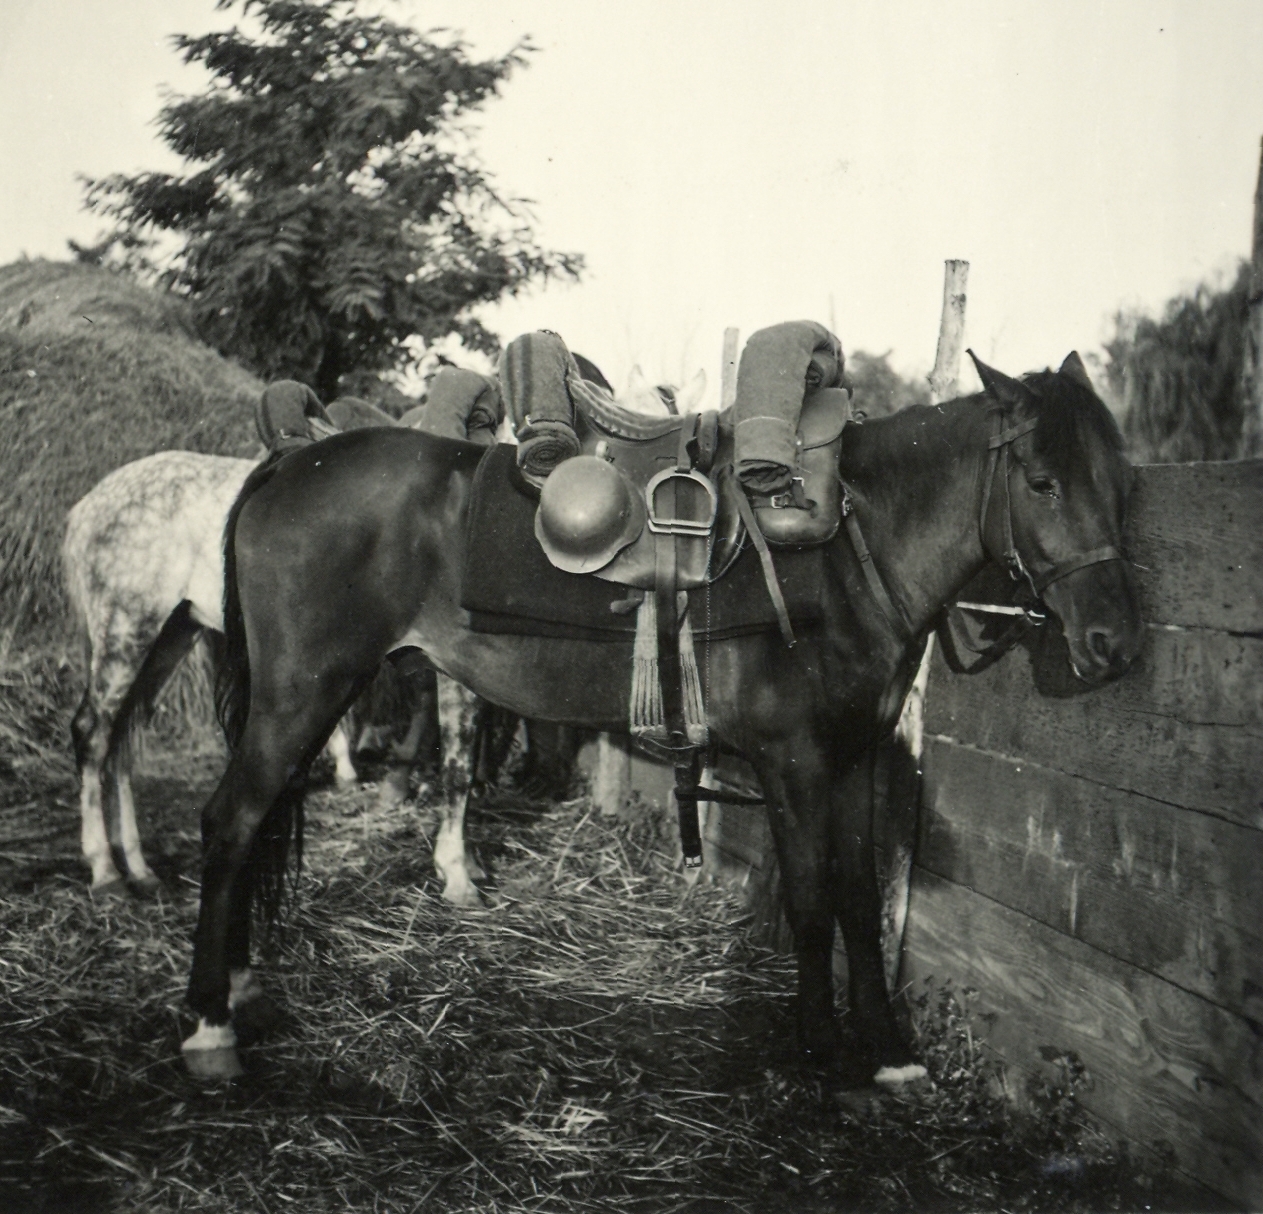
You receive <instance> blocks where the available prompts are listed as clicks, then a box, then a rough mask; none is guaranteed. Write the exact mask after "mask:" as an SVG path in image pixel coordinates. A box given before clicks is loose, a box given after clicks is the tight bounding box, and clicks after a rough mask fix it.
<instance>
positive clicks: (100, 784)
mask: <svg viewBox="0 0 1263 1214" xmlns="http://www.w3.org/2000/svg"><path fill="white" fill-rule="evenodd" d="M93 699H94V696H93V694H92V688H91V685H90V684H89V688H88V690H87V691H85V692H84V694H83V699H82V700H81V701H80V702H79V707H78V709H77V710H76V712H75V715H74V718H73V720H72V721H71V723H70V732H71V737H72V738H73V740H74V748H75V765H76V766H77V767H78V769H79V819H80V847H81V849H82V851H83V858H84V860H85V861H86V862H87V865H88V867H89V868H90V869H91V871H92V889H93V891H94V892H97V893H103V892H106V891H114V890H121V889H122V887H123V876H122V874H121V873H120V872H119V871H118V866H117V865H116V864H115V863H114V854H113V850H112V848H111V847H110V836H109V831H108V829H107V827H106V822H105V796H104V769H105V761H106V759H107V758H108V756H109V747H110V730H111V725H112V723H113V722H112V718H108V717H104V718H103V716H102V714H101V713H100V712H98V711H97V709H96V707H95V706H94V705H93Z"/></svg>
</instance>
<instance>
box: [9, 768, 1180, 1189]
mask: <svg viewBox="0 0 1263 1214" xmlns="http://www.w3.org/2000/svg"><path fill="white" fill-rule="evenodd" d="M199 762H200V763H201V765H202V766H201V767H200V769H199V770H200V773H201V774H200V776H199V777H198V778H197V779H195V780H193V782H192V783H190V770H189V763H188V761H187V760H174V761H172V762H171V763H169V764H168V765H167V767H165V768H157V769H154V768H152V767H151V771H153V770H156V771H157V774H156V775H153V774H151V775H150V776H149V777H148V778H147V779H145V780H142V781H141V783H140V785H139V793H140V798H141V802H140V808H141V817H142V827H143V828H145V829H147V832H148V834H147V837H148V838H155V837H160V838H161V839H162V840H163V845H162V848H161V849H159V848H154V847H151V848H150V851H151V854H152V853H153V852H155V851H159V850H161V852H162V854H161V855H155V856H154V857H153V858H154V859H155V862H156V866H157V867H158V869H159V871H161V872H162V873H163V875H164V877H165V878H166V879H167V882H168V890H167V893H166V894H165V895H164V896H163V897H161V898H159V899H157V900H155V901H152V902H143V903H142V902H134V901H126V900H123V901H104V902H101V903H94V902H93V900H92V899H91V897H90V896H89V895H88V893H87V891H86V889H85V883H84V880H83V878H82V876H81V875H80V874H79V873H77V872H75V871H73V867H70V868H66V869H62V870H60V871H49V872H46V873H45V874H44V875H43V876H37V877H36V878H35V879H33V880H29V881H26V882H24V883H23V888H21V889H17V888H12V887H11V892H10V893H9V894H8V895H6V896H3V897H0V942H2V943H0V1025H3V1028H4V1031H3V1032H0V1106H3V1107H0V1209H2V1208H5V1200H6V1195H7V1196H8V1197H10V1198H12V1201H13V1202H14V1203H16V1205H15V1208H23V1209H32V1210H38V1209H41V1208H43V1209H50V1210H51V1209H54V1208H75V1209H102V1210H113V1209H134V1208H140V1209H145V1210H147V1211H148V1210H157V1211H167V1210H173V1211H174V1210H213V1211H229V1210H240V1209H249V1210H282V1209H286V1208H291V1207H292V1208H294V1209H301V1210H303V1211H323V1210H346V1209H355V1210H383V1211H385V1210H418V1209H425V1210H427V1211H446V1210H450V1211H457V1210H459V1211H469V1210H488V1211H490V1210H497V1211H499V1210H504V1211H508V1210H541V1211H543V1210H548V1211H554V1210H558V1211H571V1210H574V1211H579V1210H608V1209H610V1208H612V1207H613V1206H614V1204H615V1203H617V1205H618V1206H619V1207H620V1208H628V1209H646V1210H655V1211H658V1210H675V1209H680V1210H685V1209H687V1210H697V1211H710V1210H750V1211H789V1210H795V1211H797V1210H809V1211H811V1210H816V1211H824V1210H836V1209H846V1210H855V1209H875V1210H878V1209H909V1208H916V1209H934V1210H978V1209H993V1208H994V1209H1006V1210H1044V1209H1068V1210H1100V1209H1137V1210H1138V1209H1141V1208H1154V1209H1161V1208H1178V1207H1173V1206H1170V1205H1168V1206H1167V1207H1163V1206H1162V1204H1161V1201H1162V1193H1163V1192H1165V1191H1164V1190H1155V1189H1152V1188H1148V1187H1146V1181H1145V1179H1144V1178H1143V1177H1142V1176H1141V1175H1140V1173H1139V1171H1138V1169H1137V1168H1136V1167H1135V1166H1134V1165H1133V1164H1132V1162H1131V1161H1130V1160H1128V1159H1127V1157H1126V1156H1125V1155H1122V1154H1120V1153H1119V1152H1117V1151H1116V1150H1115V1149H1114V1148H1113V1147H1112V1146H1111V1145H1110V1143H1108V1142H1107V1141H1106V1140H1105V1139H1103V1138H1101V1137H1100V1136H1099V1135H1097V1134H1095V1133H1094V1132H1093V1131H1092V1130H1090V1129H1089V1128H1088V1127H1086V1126H1085V1125H1084V1124H1083V1123H1082V1121H1081V1119H1080V1118H1079V1117H1078V1115H1077V1112H1076V1111H1075V1110H1073V1108H1072V1104H1073V1102H1072V1100H1071V1101H1070V1102H1067V1101H1066V1100H1065V1099H1061V1101H1060V1104H1059V1105H1058V1107H1057V1111H1056V1116H1052V1115H1051V1114H1049V1113H1048V1112H1047V1111H1046V1112H1045V1113H1043V1114H1037V1115H1035V1116H1028V1115H1024V1114H1018V1113H1016V1112H1014V1111H1013V1110H1012V1108H1011V1106H1009V1105H1008V1104H1006V1103H1005V1101H1004V1100H1003V1099H1002V1098H1001V1096H1000V1095H999V1093H998V1091H997V1084H996V1082H995V1075H994V1070H993V1068H992V1067H991V1066H990V1065H989V1064H988V1062H987V1059H986V1055H985V1052H984V1051H983V1049H982V1047H981V1046H980V1045H979V1041H978V1037H977V1025H976V1024H975V1023H974V1022H973V1020H972V1019H971V1018H970V1016H969V1015H968V1006H967V1001H963V1000H962V999H961V998H959V997H957V996H955V995H953V994H952V993H951V992H946V993H939V992H933V993H931V994H930V995H927V997H926V998H925V999H924V1001H923V1004H922V1006H921V1007H920V1009H919V1012H918V1018H919V1023H920V1029H921V1033H922V1049H923V1052H924V1055H925V1057H926V1060H927V1064H928V1065H929V1066H930V1069H931V1073H932V1076H933V1080H934V1083H933V1086H932V1087H931V1088H927V1089H926V1090H924V1091H922V1092H920V1093H919V1094H915V1095H909V1096H906V1097H902V1098H894V1097H882V1098H872V1097H870V1096H868V1095H860V1096H858V1097H857V1096H854V1095H852V1096H842V1097H840V1096H839V1095H838V1094H837V1093H835V1092H833V1091H830V1090H829V1089H828V1088H826V1087H825V1086H824V1085H822V1084H821V1083H819V1082H818V1081H816V1080H814V1079H812V1078H811V1077H809V1076H805V1075H803V1074H802V1073H800V1071H799V1070H798V1069H797V1067H796V1063H795V1058H794V1051H793V1027H792V1026H793V1009H792V992H793V988H794V977H793V972H792V971H793V966H792V962H791V961H790V959H788V958H786V957H784V956H781V955H778V954H776V953H774V952H771V951H769V950H768V949H766V948H764V947H762V946H761V945H760V944H759V943H757V940H756V938H755V934H754V931H753V928H752V925H751V924H750V923H749V921H748V918H747V916H746V915H745V913H744V908H743V907H742V905H741V904H740V903H739V901H738V900H737V898H736V896H735V895H734V894H732V893H731V892H729V891H725V890H721V889H718V888H714V887H709V886H697V887H695V888H692V889H689V888H687V887H686V885H685V883H684V881H683V879H682V878H681V877H680V875H679V874H678V872H677V871H676V868H675V861H674V858H673V854H672V852H673V846H672V843H673V841H672V838H671V835H670V833H669V824H666V823H664V822H663V821H662V820H660V819H659V818H657V817H655V816H654V815H652V814H646V813H641V814H639V815H637V816H636V817H635V818H634V820H629V821H625V822H611V821H610V820H608V819H602V818H600V817H599V816H597V815H596V814H594V813H592V812H591V811H590V807H589V806H588V804H587V803H586V802H575V803H570V804H567V805H563V806H557V807H541V806H538V805H532V804H531V803H528V802H524V801H522V800H520V799H514V798H512V797H509V796H507V795H505V794H497V795H496V796H495V797H493V798H492V799H491V801H490V803H489V804H486V805H484V806H482V807H481V808H480V809H478V810H476V811H475V812H474V813H473V814H472V815H471V817H472V835H473V840H474V844H475V846H476V848H477V851H478V853H479V855H480V858H481V859H482V862H483V863H484V865H485V866H486V867H487V868H488V869H489V870H490V872H491V873H492V877H493V882H492V888H491V891H490V892H491V899H490V901H489V904H488V906H487V907H486V909H484V910H481V911H476V912H472V913H471V912H461V911H457V910H455V909H453V908H451V907H449V906H447V905H446V904H445V903H443V902H442V901H441V900H440V898H439V897H438V886H437V883H436V881H435V878H434V876H433V871H432V866H431V857H430V840H431V838H432V836H433V831H434V829H435V821H434V817H433V814H432V813H431V811H430V810H428V809H427V808H425V807H424V806H423V807H420V808H418V807H416V806H405V807H402V808H400V809H396V810H392V811H389V812H382V811H379V810H378V809H376V807H375V801H374V792H373V791H372V790H371V789H365V790H361V791H359V792H355V793H341V794H335V793H332V792H318V793H316V794H313V795H312V797H311V798H310V800H309V807H310V810H311V813H310V826H309V836H308V841H309V846H308V850H307V875H306V876H305V877H304V879H303V883H302V893H301V899H300V903H299V905H298V906H297V907H296V908H295V911H294V913H293V914H292V915H291V918H290V921H289V924H288V927H287V928H286V929H285V932H284V934H283V936H282V938H281V939H280V941H279V942H278V945H277V947H276V948H275V950H274V951H273V954H272V956H271V957H270V958H269V959H268V960H266V961H265V962H264V964H263V965H261V967H260V972H261V976H262V977H263V980H264V982H265V985H266V987H267V989H268V991H269V993H270V996H271V1000H270V1001H268V1002H267V1003H266V1004H265V1005H264V1006H263V1007H262V1008H258V1009H256V1014H255V1016H254V1020H255V1029H256V1030H259V1031H257V1032H256V1035H255V1037H254V1039H253V1040H252V1041H251V1039H250V1037H249V1036H248V1035H247V1036H246V1037H245V1040H246V1042H247V1044H246V1046H245V1049H244V1051H243V1056H244V1060H245V1063H246V1066H247V1068H248V1075H247V1077H246V1078H245V1079H244V1080H241V1081H238V1082H237V1083H234V1084H231V1085H227V1086H224V1087H220V1088H203V1087H200V1086H199V1085H198V1084H196V1083H195V1082H194V1081H192V1080H191V1079H190V1078H189V1077H188V1076H187V1075H186V1073H185V1071H184V1069H183V1066H182V1063H181V1061H180V1058H179V1041H180V1039H181V1036H182V1035H183V1034H184V1033H185V1032H187V1031H188V1030H189V1029H190V1028H191V1019H190V1017H189V1016H188V1014H187V1012H186V1010H185V1009H184V1007H183V991H184V984H185V981H186V979H187V972H188V965H189V958H190V946H189V941H190V937H191V930H192V926H193V923H194V920H195V917H196V909H197V907H196V894H197V890H196V886H195V884H194V883H193V880H192V878H193V876H194V874H195V871H196V869H195V864H196V855H197V843H196V835H195V823H196V806H197V804H198V802H199V801H200V800H201V798H202V797H203V796H204V795H205V794H206V793H207V792H208V791H209V788H210V786H211V784H212V783H213V779H214V777H215V775H216V774H217V769H218V761H217V760H216V759H215V758H214V757H213V756H204V757H203V758H202V759H201V760H199ZM155 831H157V832H158V834H157V835H155V833H154V832H155ZM74 846H75V841H74V840H70V841H68V842H67V844H66V847H65V848H64V851H65V853H66V855H67V856H73V850H74ZM248 1028H249V1026H247V1029H248ZM1064 1096H1065V1093H1064V1092H1063V1093H1062V1097H1064ZM6 1186H7V1187H6ZM1155 1194H1158V1196H1157V1197H1156V1198H1155ZM63 1199H65V1200H66V1201H70V1202H73V1203H78V1204H73V1205H69V1206H64V1205H63V1206H58V1205H57V1204H56V1203H57V1202H61V1201H62V1200H63ZM41 1202H42V1203H43V1205H42V1206H41V1205H40V1204H39V1203H41ZM84 1203H87V1204H84Z"/></svg>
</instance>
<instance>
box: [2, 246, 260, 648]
mask: <svg viewBox="0 0 1263 1214" xmlns="http://www.w3.org/2000/svg"><path fill="white" fill-rule="evenodd" d="M261 388H262V385H261V384H260V383H259V381H258V380H256V379H255V378H254V377H253V376H252V375H250V374H249V373H248V372H246V371H244V370H243V369H242V368H241V367H239V366H237V365H236V364H235V363H232V362H229V361H228V360H227V359H225V358H223V357H221V356H220V355H219V354H217V353H216V352H215V351H214V350H212V349H210V348H209V347H208V346H205V345H203V344H202V343H201V342H199V341H198V340H197V338H196V336H195V335H194V331H193V327H192V323H191V321H190V319H189V316H188V312H187V309H186V308H185V306H184V304H183V302H182V301H181V300H180V299H178V298H177V297H175V296H172V295H169V294H166V293H164V292H162V291H157V290H152V289H150V288H147V287H143V286H141V285H139V284H138V283H136V282H134V281H133V280H131V279H129V278H127V277H124V276H123V275H121V274H118V273H115V272H112V271H110V270H106V269H101V268H98V267H94V266H87V265H80V264H76V263H67V262H50V261H21V262H17V263H14V264H13V265H9V266H4V267H0V635H2V634H4V633H9V634H10V635H11V636H12V638H13V640H14V642H15V643H16V644H17V645H18V646H20V647H22V648H33V647H37V646H40V645H42V644H43V643H45V642H46V641H48V640H51V639H54V638H56V637H58V636H59V635H60V634H61V632H62V629H63V627H64V624H65V603H64V597H63V594H62V588H61V577H60V569H59V556H58V553H59V550H60V546H61V537H62V532H63V529H64V527H65V521H66V512H67V510H68V509H69V508H70V507H71V506H72V505H73V504H74V503H75V502H76V501H78V500H79V498H81V497H82V496H83V495H84V494H85V493H86V492H87V491H88V490H89V489H91V488H92V486H93V485H95V484H96V483H97V482H98V481H99V480H100V479H101V478H102V477H103V476H105V475H106V474H107V473H108V472H111V471H113V469H115V468H117V467H119V466H120V465H122V464H125V463H128V462H129V461H131V460H135V459H139V458H140V457H141V456H144V455H149V454H151V453H153V452H155V451H164V450H168V449H171V448H185V449H187V450H190V451H203V452H207V453H211V454H219V455H238V456H247V455H250V454H251V453H252V452H253V451H254V449H255V447H256V446H257V442H256V440H255V438H254V432H253V420H252V419H253V408H254V402H255V400H256V399H257V397H258V394H259V392H260V391H261Z"/></svg>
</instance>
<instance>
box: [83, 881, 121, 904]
mask: <svg viewBox="0 0 1263 1214" xmlns="http://www.w3.org/2000/svg"><path fill="white" fill-rule="evenodd" d="M88 892H89V893H90V894H91V895H92V897H93V898H94V899H96V898H125V897H126V896H127V882H126V881H124V880H123V878H122V877H110V878H109V879H108V880H105V881H94V882H93V883H92V884H91V885H90V886H89V887H88Z"/></svg>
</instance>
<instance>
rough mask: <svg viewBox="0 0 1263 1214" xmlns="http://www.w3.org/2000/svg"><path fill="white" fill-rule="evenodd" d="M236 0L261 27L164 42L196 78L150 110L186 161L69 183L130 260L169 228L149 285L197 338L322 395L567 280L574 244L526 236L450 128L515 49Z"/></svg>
mask: <svg viewBox="0 0 1263 1214" xmlns="http://www.w3.org/2000/svg"><path fill="white" fill-rule="evenodd" d="M234 2H235V0H218V4H217V7H218V8H221V9H226V8H230V7H232V5H233V3H234ZM241 4H242V11H243V13H245V14H250V15H253V16H254V18H255V19H256V20H257V22H258V24H259V25H260V26H261V29H262V33H261V36H259V37H252V36H250V35H249V34H247V33H243V32H242V31H241V30H239V29H237V28H233V29H231V30H227V31H221V32H217V33H212V34H207V35H206V36H204V37H200V38H191V37H188V36H186V35H177V36H176V37H175V38H174V40H173V41H174V43H175V46H176V48H177V50H179V51H180V52H182V54H183V58H184V61H185V62H186V63H201V64H203V65H204V66H205V67H206V68H207V70H208V71H209V72H210V73H211V75H212V77H213V82H212V85H211V87H210V88H209V90H208V91H207V92H206V93H204V94H202V95H200V96H195V97H179V98H173V99H172V100H171V101H170V102H169V103H168V104H167V105H165V106H164V107H163V109H162V110H161V112H160V114H159V120H158V121H159V128H160V131H161V134H162V137H163V139H164V140H165V141H166V142H167V143H168V144H169V145H170V146H171V147H172V148H173V149H174V150H175V151H176V152H178V153H179V154H180V155H181V156H183V157H184V158H185V159H186V160H187V161H188V162H189V165H190V172H188V173H187V174H186V175H184V176H173V175H171V174H168V173H142V174H140V175H138V176H134V177H127V176H123V175H121V174H116V175H114V176H111V177H106V178H103V179H99V180H92V179H87V180H86V181H85V186H86V194H87V205H88V207H89V208H90V209H91V210H93V211H95V212H97V213H98V214H101V215H104V216H108V217H110V218H112V219H114V220H115V221H116V222H117V228H116V230H115V232H114V233H113V236H112V239H117V240H119V241H121V242H123V244H124V247H125V248H126V246H127V245H130V246H131V249H132V252H131V254H130V259H131V261H132V263H133V264H135V263H136V260H137V258H136V253H135V249H136V246H137V244H138V243H144V244H145V245H146V246H147V247H149V248H150V249H152V248H153V247H154V246H155V245H156V243H157V241H156V240H155V238H156V237H161V236H162V235H163V234H170V235H171V236H173V237H175V238H177V239H178V240H179V242H180V244H179V248H178V251H176V252H175V253H174V254H172V255H171V256H170V258H169V259H168V260H167V261H166V262H165V263H164V265H165V268H164V269H163V271H162V272H161V274H160V277H161V278H162V279H163V281H165V283H166V284H167V285H168V286H170V287H172V288H174V289H175V290H177V291H179V292H181V293H182V294H185V295H187V296H188V297H189V298H190V300H191V301H192V303H193V307H194V310H195V315H196V318H197V322H198V324H199V327H200V330H201V332H202V334H203V335H204V337H205V338H206V339H207V340H208V341H209V342H211V344H213V345H215V346H217V347H218V348H219V349H220V350H221V351H222V352H224V353H226V354H230V355H232V356H233V357H235V358H237V359H238V360H239V361H241V362H242V363H244V364H245V365H246V366H248V367H249V368H251V369H252V370H254V371H255V372H257V373H258V374H260V375H261V376H264V377H267V378H273V377H277V376H291V377H295V378H299V379H303V380H305V381H307V382H308V383H310V384H312V385H313V386H314V387H315V388H316V390H317V392H319V393H320V394H321V395H322V396H324V397H326V398H328V397H331V396H333V395H335V394H336V392H337V388H338V381H339V379H340V377H341V376H342V375H343V374H345V373H346V372H348V371H352V370H359V369H369V370H378V369H385V368H389V367H393V366H398V365H399V364H401V363H402V362H404V361H405V360H406V358H407V357H408V352H407V350H406V348H405V346H404V345H403V343H404V341H405V340H406V339H407V338H409V337H412V336H414V335H419V336H420V337H421V338H423V339H424V340H425V342H426V343H427V344H428V343H431V342H433V341H435V340H436V339H438V338H440V337H442V336H444V335H445V334H448V333H456V334H458V335H459V336H460V338H461V340H462V341H463V342H464V344H465V345H466V346H468V347H470V348H475V349H481V350H484V351H487V352H489V353H494V352H495V351H496V349H497V348H498V342H497V340H496V338H495V336H494V335H493V334H492V333H490V332H489V331H488V330H487V329H485V328H484V327H483V326H482V325H480V324H479V323H478V321H477V320H474V319H473V318H471V317H470V315H469V310H470V309H471V308H472V307H474V306H475V305H478V304H483V303H490V302H492V301H493V300H496V299H499V298H501V297H502V296H504V295H506V294H508V295H512V294H515V293H517V292H518V291H520V290H522V289H523V288H524V287H526V286H527V285H528V284H531V283H534V282H539V281H544V280H547V279H550V278H554V277H562V278H567V277H568V278H575V277H577V276H578V275H579V273H580V271H581V270H582V267H583V260H582V258H581V257H580V256H578V255H576V254H570V253H554V252H549V251H546V250H543V249H540V248H539V247H537V246H536V244H535V243H534V241H533V238H532V234H531V232H530V229H529V226H528V224H527V222H526V220H525V219H524V218H523V215H522V212H521V210H520V207H519V202H520V200H507V199H505V198H504V197H502V196H501V195H500V194H499V193H498V192H497V190H496V189H495V187H494V185H493V183H492V181H491V179H490V178H489V177H488V175H487V173H486V172H485V171H484V170H483V169H482V168H481V167H480V166H479V164H478V163H477V161H476V160H475V158H474V157H473V155H472V153H471V152H470V151H469V150H468V136H467V133H466V132H465V131H464V130H463V128H462V127H461V126H460V119H461V117H462V116H463V115H466V114H468V113H469V112H470V111H472V110H476V109H478V108H479V107H480V106H481V105H482V104H483V103H484V102H485V101H486V100H487V99H488V98H490V97H493V96H495V95H497V94H498V92H499V89H500V86H501V84H502V83H503V82H504V81H506V80H507V79H508V78H509V76H510V75H511V73H512V72H513V71H514V69H516V68H518V67H521V66H523V65H524V63H525V62H526V56H527V55H528V54H529V53H531V52H532V51H533V49H534V48H533V47H532V46H531V45H530V43H529V42H528V41H522V42H519V43H518V44H517V45H516V46H515V47H514V48H513V49H512V50H511V51H509V52H508V53H507V54H506V55H504V56H503V57H502V58H498V59H487V60H483V61H475V60H472V59H470V58H469V56H468V54H467V48H466V46H465V44H464V43H461V42H459V41H452V42H447V43H443V42H438V41H435V40H433V39H432V38H431V37H427V36H424V35H421V34H418V33H417V32H416V31H414V30H412V29H409V28H407V27H406V26H401V25H396V24H394V23H392V22H390V21H387V20H386V19H385V18H383V17H378V16H360V15H357V14H356V13H355V12H354V11H353V10H354V4H353V0H241ZM79 252H80V255H81V256H83V257H86V258H89V259H96V260H99V259H100V257H101V254H102V249H101V246H96V247H95V248H92V249H84V250H79Z"/></svg>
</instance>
